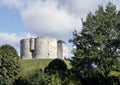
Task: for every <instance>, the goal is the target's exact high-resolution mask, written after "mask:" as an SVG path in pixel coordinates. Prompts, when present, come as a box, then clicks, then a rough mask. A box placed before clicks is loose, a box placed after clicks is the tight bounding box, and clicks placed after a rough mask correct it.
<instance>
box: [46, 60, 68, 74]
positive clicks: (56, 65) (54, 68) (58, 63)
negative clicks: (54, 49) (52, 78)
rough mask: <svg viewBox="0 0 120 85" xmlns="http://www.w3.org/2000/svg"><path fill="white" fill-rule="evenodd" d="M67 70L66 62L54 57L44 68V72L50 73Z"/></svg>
mask: <svg viewBox="0 0 120 85" xmlns="http://www.w3.org/2000/svg"><path fill="white" fill-rule="evenodd" d="M66 70H67V65H66V63H65V62H64V61H63V60H61V59H54V60H53V61H51V62H50V63H49V64H48V66H47V67H46V68H45V72H47V73H49V74H52V73H55V72H64V71H66Z"/></svg>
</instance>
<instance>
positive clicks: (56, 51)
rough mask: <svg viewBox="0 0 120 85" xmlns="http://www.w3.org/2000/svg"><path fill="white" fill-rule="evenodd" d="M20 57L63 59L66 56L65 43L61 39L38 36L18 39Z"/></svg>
mask: <svg viewBox="0 0 120 85" xmlns="http://www.w3.org/2000/svg"><path fill="white" fill-rule="evenodd" d="M20 51H21V58H22V59H32V58H35V59H55V58H60V59H64V58H67V57H68V49H67V45H66V43H65V42H64V41H62V40H58V41H57V40H56V39H54V38H46V37H38V38H30V39H22V40H21V41H20Z"/></svg>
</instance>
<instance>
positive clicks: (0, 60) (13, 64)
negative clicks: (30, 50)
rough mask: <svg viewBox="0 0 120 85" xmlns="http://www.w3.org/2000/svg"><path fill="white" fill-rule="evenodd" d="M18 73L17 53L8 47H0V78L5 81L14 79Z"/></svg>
mask: <svg viewBox="0 0 120 85" xmlns="http://www.w3.org/2000/svg"><path fill="white" fill-rule="evenodd" d="M19 72H20V62H19V56H18V53H17V51H16V50H15V49H14V47H12V46H10V45H3V46H1V47H0V76H2V77H3V78H5V79H10V78H15V77H16V76H17V75H18V74H19Z"/></svg>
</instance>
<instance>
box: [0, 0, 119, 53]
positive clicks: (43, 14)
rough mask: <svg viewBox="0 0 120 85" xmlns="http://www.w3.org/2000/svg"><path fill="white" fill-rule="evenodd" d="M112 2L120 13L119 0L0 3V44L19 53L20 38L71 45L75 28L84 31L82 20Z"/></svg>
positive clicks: (8, 0)
mask: <svg viewBox="0 0 120 85" xmlns="http://www.w3.org/2000/svg"><path fill="white" fill-rule="evenodd" d="M110 1H111V2H113V4H115V5H116V6H117V9H119V10H120V6H119V4H120V0H0V45H3V44H10V45H12V46H14V47H15V48H16V49H17V50H18V51H19V41H20V40H21V39H23V38H30V37H37V36H47V37H54V38H57V39H62V40H65V41H66V42H68V40H69V39H70V38H72V31H73V30H74V29H77V30H81V29H82V24H81V18H83V19H84V20H85V17H86V15H87V13H88V12H90V11H91V12H93V13H94V11H95V10H97V8H98V5H103V6H105V5H106V4H107V2H110ZM68 47H69V48H70V49H71V45H70V44H69V43H68ZM69 52H70V51H69Z"/></svg>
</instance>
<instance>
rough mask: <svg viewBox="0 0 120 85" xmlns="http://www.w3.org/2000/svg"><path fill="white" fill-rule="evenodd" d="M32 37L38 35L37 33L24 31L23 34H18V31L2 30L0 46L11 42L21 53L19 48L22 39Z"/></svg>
mask: <svg viewBox="0 0 120 85" xmlns="http://www.w3.org/2000/svg"><path fill="white" fill-rule="evenodd" d="M31 37H33V38H34V37H36V36H35V35H33V34H31V33H22V34H16V33H2V32H0V46H1V45H5V44H9V45H12V46H14V47H15V48H16V49H17V51H18V53H19V48H20V40H21V39H26V38H31Z"/></svg>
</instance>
